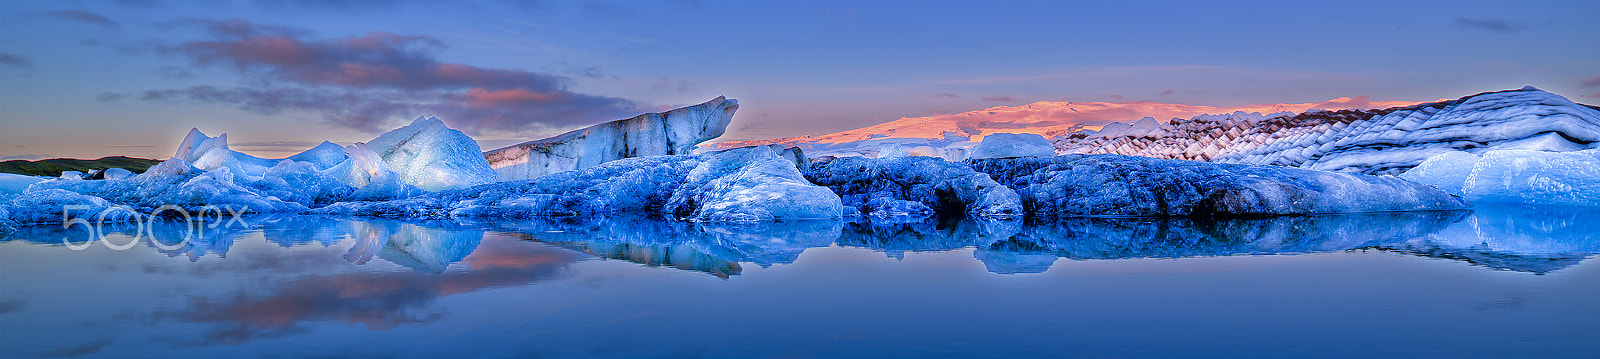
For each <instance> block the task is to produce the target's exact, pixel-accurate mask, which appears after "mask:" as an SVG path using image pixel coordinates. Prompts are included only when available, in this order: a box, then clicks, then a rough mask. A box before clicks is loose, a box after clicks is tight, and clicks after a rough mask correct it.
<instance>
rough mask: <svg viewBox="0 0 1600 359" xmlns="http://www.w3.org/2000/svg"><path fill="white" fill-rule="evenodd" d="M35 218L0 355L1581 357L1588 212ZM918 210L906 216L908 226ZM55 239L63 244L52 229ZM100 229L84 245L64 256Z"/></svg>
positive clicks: (1593, 348)
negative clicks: (65, 223) (138, 223)
mask: <svg viewBox="0 0 1600 359" xmlns="http://www.w3.org/2000/svg"><path fill="white" fill-rule="evenodd" d="M244 220H245V222H246V223H234V224H233V225H222V223H218V225H217V226H216V227H215V228H205V227H201V230H199V231H197V232H196V233H197V235H196V236H195V237H192V239H191V240H190V241H188V242H181V241H180V239H181V238H182V237H183V235H182V234H183V233H185V231H184V230H183V227H181V226H179V225H177V224H172V223H161V224H157V225H156V226H155V227H154V228H152V229H151V230H150V231H149V232H150V233H154V235H155V238H156V240H155V241H154V242H151V241H149V240H141V241H138V242H133V244H134V245H133V246H132V248H129V249H126V250H114V249H111V248H110V246H107V245H106V244H107V243H110V244H112V245H113V246H115V245H121V244H124V243H129V242H128V241H130V240H132V238H131V237H130V236H131V235H132V234H133V233H135V231H137V230H138V228H136V227H132V226H122V227H109V226H108V227H105V228H103V230H104V232H105V233H106V234H105V235H104V238H100V239H103V240H104V241H86V240H88V239H90V238H91V237H89V234H88V233H86V232H85V231H84V230H82V229H81V228H72V229H67V230H63V229H61V228H60V227H59V226H35V227H25V228H23V229H22V230H20V231H18V232H17V233H13V234H12V235H11V236H10V237H9V238H8V239H7V241H6V242H0V357H5V358H23V357H173V356H178V357H201V356H205V357H246V358H251V357H374V356H378V357H494V358H499V357H819V358H823V357H888V356H913V357H927V356H962V357H1018V356H1050V357H1283V356H1295V357H1402V356H1405V357H1542V358H1559V357H1593V356H1594V355H1595V353H1600V341H1596V340H1594V339H1593V338H1596V337H1600V320H1597V319H1600V306H1596V305H1595V304H1594V302H1595V301H1594V300H1593V298H1595V297H1597V295H1600V267H1597V266H1596V265H1594V264H1593V262H1594V261H1590V260H1588V259H1590V258H1592V257H1593V256H1594V255H1595V254H1596V253H1600V237H1597V236H1596V233H1597V232H1600V228H1597V226H1600V225H1597V223H1600V215H1596V214H1594V213H1593V211H1589V210H1584V209H1573V208H1524V207H1499V208H1480V209H1478V210H1477V211H1474V212H1423V213H1385V214H1367V215H1342V216H1313V217H1284V218H1272V219H1251V220H1223V221H1194V220H1156V219H1074V220H1068V221H1064V222H1059V223H1049V224H1041V223H1024V222H1017V221H1010V222H1006V221H999V222H996V221H971V220H961V219H943V220H941V219H930V220H925V221H909V223H890V222H882V221H880V222H876V223H874V222H871V221H862V222H840V221H801V222H788V223H766V224H751V225H703V224H693V223H682V222H668V221H659V220H650V219H637V218H636V219H610V220H596V221H592V222H566V223H560V222H547V221H535V222H519V223H444V222H435V223H402V222H393V221H375V220H351V219H337V218H326V217H312V216H283V217H248V218H245V219H244ZM902 222H905V221H902ZM63 238H66V239H67V242H68V243H71V244H72V246H69V245H66V244H63V243H62V242H63V241H62V239H63ZM84 244H88V245H89V246H88V247H87V248H86V249H83V250H74V249H72V247H74V246H79V245H84Z"/></svg>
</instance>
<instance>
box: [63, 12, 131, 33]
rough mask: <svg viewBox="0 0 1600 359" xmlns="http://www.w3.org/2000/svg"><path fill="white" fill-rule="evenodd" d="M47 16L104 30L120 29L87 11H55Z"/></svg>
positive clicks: (109, 20) (101, 16)
mask: <svg viewBox="0 0 1600 359" xmlns="http://www.w3.org/2000/svg"><path fill="white" fill-rule="evenodd" d="M47 15H48V16H50V17H53V18H56V19H61V20H67V21H75V22H81V23H85V24H89V25H94V26H99V27H104V28H107V29H115V28H119V27H121V26H120V25H118V24H117V22H116V21H111V19H110V18H107V17H105V16H104V15H100V14H96V13H92V12H88V11H83V10H57V11H51V12H49V13H48V14H47Z"/></svg>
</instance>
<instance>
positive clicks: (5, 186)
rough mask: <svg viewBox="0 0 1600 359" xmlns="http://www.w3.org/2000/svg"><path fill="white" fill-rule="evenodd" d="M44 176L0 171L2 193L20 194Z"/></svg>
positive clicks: (0, 190) (0, 191)
mask: <svg viewBox="0 0 1600 359" xmlns="http://www.w3.org/2000/svg"><path fill="white" fill-rule="evenodd" d="M43 180H44V179H43V178H39V177H34V176H24V175H19V174H10V173H0V193H9V194H18V193H22V191H23V190H26V189H28V186H31V185H33V184H34V183H39V181H43Z"/></svg>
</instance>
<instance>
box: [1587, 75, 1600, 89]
mask: <svg viewBox="0 0 1600 359" xmlns="http://www.w3.org/2000/svg"><path fill="white" fill-rule="evenodd" d="M1594 86H1600V75H1597V76H1589V78H1588V79H1584V80H1583V87H1594Z"/></svg>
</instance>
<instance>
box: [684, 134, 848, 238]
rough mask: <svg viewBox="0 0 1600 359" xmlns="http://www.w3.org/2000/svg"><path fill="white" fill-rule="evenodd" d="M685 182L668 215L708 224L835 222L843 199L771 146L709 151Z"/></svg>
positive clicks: (840, 210)
mask: <svg viewBox="0 0 1600 359" xmlns="http://www.w3.org/2000/svg"><path fill="white" fill-rule="evenodd" d="M701 157H703V158H704V162H702V163H701V164H700V165H698V166H696V167H695V168H694V169H693V170H690V171H689V174H688V176H687V177H686V178H684V181H685V183H684V185H683V186H681V187H679V188H678V190H677V191H675V192H674V193H673V194H672V197H671V198H670V199H668V200H667V204H666V206H665V207H664V208H662V211H663V212H667V213H672V214H673V215H674V216H676V217H679V218H687V219H691V220H695V221H703V222H746V221H768V220H773V219H778V218H785V219H794V218H836V217H839V215H840V214H841V213H842V211H843V207H842V204H841V202H840V200H839V196H838V195H837V194H835V193H833V191H830V190H829V189H828V188H826V187H818V186H817V185H814V184H811V182H810V181H807V180H806V178H805V175H803V174H801V173H800V170H799V169H798V168H796V167H795V163H794V162H793V159H791V158H785V157H781V156H779V154H778V153H776V152H774V151H773V149H772V147H768V146H753V147H746V148H737V149H730V150H723V151H717V152H711V153H707V154H705V155H702V156H701Z"/></svg>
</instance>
